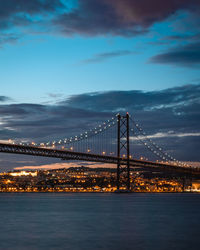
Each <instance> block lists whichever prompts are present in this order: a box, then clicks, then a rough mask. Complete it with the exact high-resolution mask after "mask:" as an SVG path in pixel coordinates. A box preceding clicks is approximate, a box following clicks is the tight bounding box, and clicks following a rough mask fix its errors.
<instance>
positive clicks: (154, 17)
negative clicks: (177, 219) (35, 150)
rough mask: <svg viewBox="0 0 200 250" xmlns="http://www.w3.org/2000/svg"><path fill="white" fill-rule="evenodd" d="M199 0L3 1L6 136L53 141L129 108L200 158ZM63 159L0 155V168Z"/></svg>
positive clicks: (165, 139)
mask: <svg viewBox="0 0 200 250" xmlns="http://www.w3.org/2000/svg"><path fill="white" fill-rule="evenodd" d="M199 27H200V0H168V1H163V0H151V1H150V0H140V1H138V0H6V1H5V0H0V31H1V32H0V86H1V93H0V140H1V141H5V140H6V141H7V140H8V139H10V138H11V139H17V140H19V139H26V140H30V141H31V140H35V141H38V142H39V141H40V140H50V139H52V140H54V139H59V138H63V137H64V136H66V135H68V134H70V133H72V134H73V133H79V132H81V130H82V129H87V128H88V127H89V126H91V124H94V121H95V122H97V123H98V122H101V121H103V120H105V119H109V118H110V117H112V116H113V114H116V113H117V112H126V111H128V112H130V114H132V116H133V117H134V119H135V120H136V121H138V122H139V123H140V124H141V125H142V127H143V128H144V129H145V131H146V132H147V133H148V134H149V135H151V136H152V138H154V140H155V142H156V143H157V144H158V145H161V146H162V147H163V148H165V149H166V152H168V153H170V154H171V155H173V156H174V157H175V158H177V159H179V160H183V161H193V162H196V161H200V152H199V148H200V126H199V122H200V30H199ZM59 162H60V161H59V160H51V159H41V158H34V157H25V156H15V155H6V154H1V158H0V167H1V169H2V170H9V169H12V168H15V167H23V166H28V165H30V166H32V165H37V166H40V165H46V164H53V163H54V164H57V163H59Z"/></svg>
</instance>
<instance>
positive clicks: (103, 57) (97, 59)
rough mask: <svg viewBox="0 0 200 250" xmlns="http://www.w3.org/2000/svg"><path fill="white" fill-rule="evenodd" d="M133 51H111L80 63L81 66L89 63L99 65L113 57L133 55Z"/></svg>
mask: <svg viewBox="0 0 200 250" xmlns="http://www.w3.org/2000/svg"><path fill="white" fill-rule="evenodd" d="M133 53H134V52H133V51H130V50H118V51H112V52H107V53H101V54H97V55H94V56H93V57H91V58H89V59H86V60H83V61H81V63H82V64H90V63H100V62H103V61H106V60H109V59H111V58H113V57H120V56H128V55H131V54H133Z"/></svg>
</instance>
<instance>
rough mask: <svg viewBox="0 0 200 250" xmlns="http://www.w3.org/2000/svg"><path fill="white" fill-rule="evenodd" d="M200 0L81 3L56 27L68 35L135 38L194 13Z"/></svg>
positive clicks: (88, 0)
mask: <svg viewBox="0 0 200 250" xmlns="http://www.w3.org/2000/svg"><path fill="white" fill-rule="evenodd" d="M199 5H200V3H199V1H198V0H190V1H188V0H168V1H162V0H151V1H149V0H141V1H138V0H101V1H99V0H79V1H78V5H77V6H76V7H74V8H73V9H72V10H71V11H69V12H65V13H63V14H62V15H60V16H58V17H57V19H56V20H55V21H54V24H55V25H56V26H57V27H58V28H60V30H61V31H62V32H63V34H65V35H73V34H81V35H86V36H95V35H115V36H116V35H117V36H134V35H137V34H141V33H144V32H146V31H148V29H149V27H150V26H152V25H153V24H154V23H156V22H160V21H162V20H164V19H166V18H167V17H169V16H170V15H172V14H174V13H176V12H177V11H180V10H187V11H191V12H194V11H195V10H196V9H195V7H196V8H198V7H199Z"/></svg>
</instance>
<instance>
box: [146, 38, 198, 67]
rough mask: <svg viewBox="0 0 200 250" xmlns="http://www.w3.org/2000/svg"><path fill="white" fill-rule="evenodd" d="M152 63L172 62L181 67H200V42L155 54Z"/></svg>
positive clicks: (171, 63)
mask: <svg viewBox="0 0 200 250" xmlns="http://www.w3.org/2000/svg"><path fill="white" fill-rule="evenodd" d="M149 62H150V63H158V64H170V65H175V66H181V67H193V68H194V67H196V68H199V67H200V42H197V43H190V44H187V45H184V46H181V47H180V46H179V47H176V48H172V49H170V50H168V51H167V52H165V53H161V54H158V55H156V56H153V57H152V58H150V60H149Z"/></svg>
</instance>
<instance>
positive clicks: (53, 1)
mask: <svg viewBox="0 0 200 250" xmlns="http://www.w3.org/2000/svg"><path fill="white" fill-rule="evenodd" d="M60 8H64V5H63V4H62V2H61V1H60V0H28V1H27V0H6V1H5V0H0V31H1V34H0V45H2V44H5V43H14V42H16V41H17V40H18V39H20V37H21V36H22V35H21V34H20V31H15V32H16V34H10V33H9V32H8V30H10V29H11V30H12V29H13V28H16V27H17V28H19V27H29V26H30V27H31V26H32V25H33V24H37V25H38V31H39V30H40V24H41V23H43V22H45V21H47V20H48V18H49V16H51V15H52V14H53V13H55V12H56V11H57V10H58V9H60Z"/></svg>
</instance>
